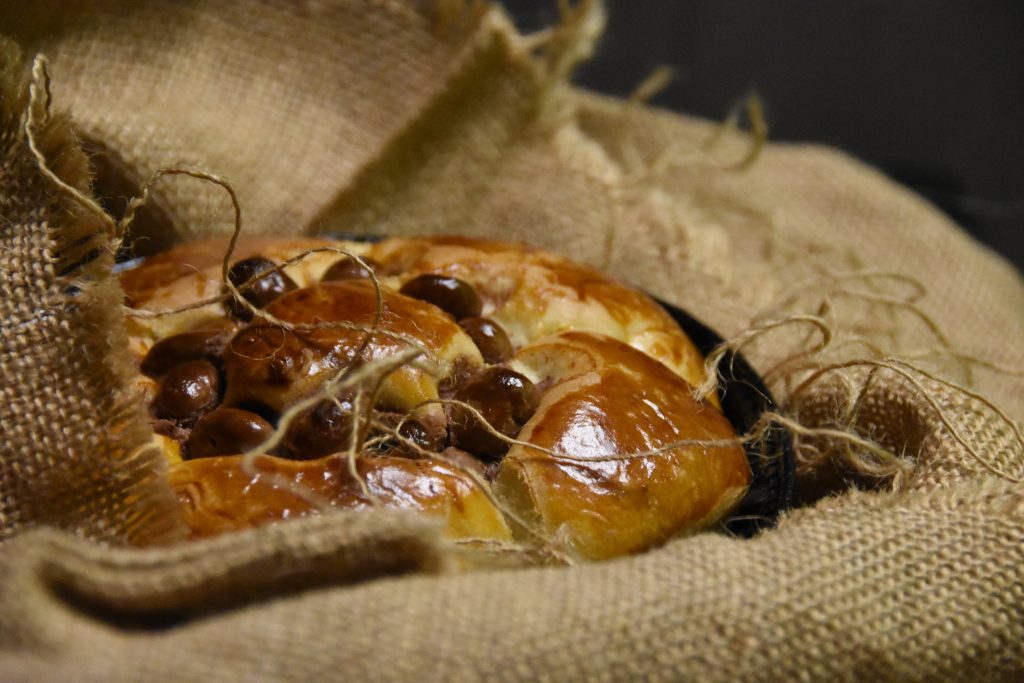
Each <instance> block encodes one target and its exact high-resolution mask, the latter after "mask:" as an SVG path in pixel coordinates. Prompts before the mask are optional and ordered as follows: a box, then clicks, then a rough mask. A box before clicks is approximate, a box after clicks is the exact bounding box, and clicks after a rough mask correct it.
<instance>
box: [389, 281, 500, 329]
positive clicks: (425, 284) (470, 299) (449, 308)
mask: <svg viewBox="0 0 1024 683" xmlns="http://www.w3.org/2000/svg"><path fill="white" fill-rule="evenodd" d="M398 291H399V292H400V293H402V294H404V295H406V296H409V297H412V298H413V299H419V300H420V301H426V302H427V303H430V304H434V305H435V306H437V307H438V308H440V309H441V310H442V311H444V312H445V313H448V314H449V315H451V316H452V317H453V318H455V319H456V320H462V319H463V318H472V317H476V316H478V315H480V311H481V310H482V308H483V305H482V304H481V303H480V297H478V296H477V294H476V290H474V289H473V287H472V286H471V285H470V284H469V283H468V282H464V281H462V280H460V279H458V278H456V277H449V276H447V275H433V274H425V275H418V276H416V277H414V278H413V279H411V280H409V281H408V282H406V283H405V284H404V285H402V288H401V289H399V290H398Z"/></svg>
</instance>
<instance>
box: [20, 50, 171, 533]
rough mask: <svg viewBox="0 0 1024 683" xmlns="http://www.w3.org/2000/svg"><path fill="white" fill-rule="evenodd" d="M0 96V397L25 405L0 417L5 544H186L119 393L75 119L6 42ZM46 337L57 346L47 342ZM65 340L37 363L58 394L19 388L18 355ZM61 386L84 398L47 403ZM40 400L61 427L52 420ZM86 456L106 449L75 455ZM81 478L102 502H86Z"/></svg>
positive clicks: (117, 309)
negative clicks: (19, 540) (65, 538)
mask: <svg viewBox="0 0 1024 683" xmlns="http://www.w3.org/2000/svg"><path fill="white" fill-rule="evenodd" d="M0 98H2V99H0V141H2V142H3V145H2V152H3V154H4V158H3V164H2V169H3V176H4V177H3V178H2V179H0V184H2V185H4V186H6V187H5V188H4V191H3V193H2V194H3V196H4V198H5V200H6V201H8V202H9V204H8V205H7V206H5V207H4V223H3V241H4V242H5V252H6V254H5V261H6V262H5V263H4V270H5V271H6V272H5V278H4V279H5V283H6V284H7V285H8V286H9V287H14V289H8V290H7V291H5V293H4V294H5V307H6V308H7V309H8V310H6V311H5V312H4V313H5V320H4V324H5V327H6V329H5V333H4V335H3V347H4V348H3V354H4V365H5V368H4V372H3V382H4V385H3V391H4V394H5V396H7V397H12V398H13V400H9V401H8V402H7V403H8V406H9V407H12V408H13V407H16V406H19V407H21V408H23V409H22V410H19V409H17V408H15V409H13V412H12V413H11V414H9V415H7V416H6V417H5V418H4V428H5V441H4V446H3V448H4V451H5V453H4V455H3V460H2V462H3V463H4V467H3V469H2V470H0V472H2V476H3V478H4V479H6V480H7V482H5V486H4V489H5V491H9V492H13V494H10V495H8V496H6V497H5V498H4V500H3V501H2V507H0V537H6V536H10V535H12V534H14V533H15V532H17V531H19V530H21V529H22V528H23V527H25V526H38V525H46V526H53V527H56V528H60V529H64V530H67V531H72V532H74V533H76V534H79V535H82V536H85V537H88V538H91V539H93V540H98V541H109V542H127V543H132V544H145V543H152V542H162V541H166V540H169V539H172V538H176V537H180V536H181V533H182V525H181V522H180V520H179V519H178V516H177V512H176V510H177V506H176V503H175V501H174V498H173V496H172V494H171V492H170V488H169V487H168V486H167V484H166V482H165V480H164V478H163V476H162V458H161V457H160V452H159V450H158V449H154V448H151V447H149V445H150V442H151V439H152V432H151V431H150V429H149V428H148V426H147V422H146V418H145V415H144V413H143V411H142V410H141V408H140V407H139V405H138V402H137V401H135V399H134V397H133V396H132V395H131V394H130V393H129V392H127V391H125V390H124V389H120V390H118V389H115V388H116V387H127V386H130V380H131V377H132V376H133V372H134V371H133V368H132V367H131V366H130V364H129V363H128V362H127V357H128V356H127V335H126V332H125V326H124V316H123V314H122V312H121V306H120V302H121V299H122V298H123V293H122V292H121V290H120V288H119V287H118V286H117V283H116V282H115V281H113V280H112V279H111V278H110V269H111V266H112V264H113V255H112V254H111V253H110V252H109V250H107V249H106V246H107V244H108V240H109V239H110V237H111V235H110V232H109V229H110V222H109V219H106V218H105V214H102V212H100V211H98V210H97V207H96V206H95V205H90V203H89V200H88V193H89V188H90V180H89V168H88V164H87V161H86V158H85V156H84V154H83V153H82V152H81V150H80V149H79V147H78V141H77V139H76V137H75V134H74V132H73V129H72V126H71V122H70V119H69V118H68V116H67V115H64V114H53V113H51V112H50V110H49V107H50V95H49V85H48V82H47V76H46V73H45V62H44V61H42V60H37V61H36V62H35V64H34V66H33V68H32V70H31V72H30V71H29V69H28V68H27V65H26V64H25V63H24V62H23V61H22V59H21V57H20V53H19V50H18V49H17V47H16V46H15V45H14V44H13V43H11V42H9V41H6V40H3V41H0ZM83 200H84V201H83ZM28 245H31V246H28ZM19 273H20V274H23V275H24V277H23V279H20V278H19ZM19 281H20V283H21V285H22V286H20V287H19V286H18V285H17V284H16V283H18V282H19ZM54 321H56V322H54ZM54 332H58V334H60V335H62V337H61V339H53V338H52V337H49V336H50V335H52V334H53V333H54ZM48 337H49V338H48ZM61 343H64V344H68V343H70V348H69V349H68V353H69V355H67V356H62V355H59V354H50V355H48V356H46V357H47V361H46V362H49V363H50V364H51V367H49V368H46V367H33V368H32V370H33V371H37V372H39V373H40V374H41V375H43V376H44V378H45V377H46V376H49V377H52V380H51V381H52V382H53V386H50V387H44V389H43V391H44V392H45V393H44V394H42V395H35V396H26V395H25V392H26V391H29V392H31V391H33V390H34V389H38V388H39V387H38V385H37V386H36V387H27V386H26V384H25V382H26V379H25V376H23V375H22V373H19V372H18V371H17V368H18V365H19V364H21V363H24V367H25V368H28V367H29V363H31V362H33V361H31V360H29V359H28V358H27V357H26V356H30V355H31V354H33V353H34V352H36V351H38V352H39V353H44V350H45V349H41V348H40V344H42V345H51V344H53V345H54V346H58V345H60V344H61ZM97 360H99V362H97ZM8 364H9V365H8ZM73 368H77V369H78V371H79V372H78V374H75V373H74V370H73ZM69 374H71V376H68V375H69ZM61 382H68V383H70V384H71V385H73V386H74V388H75V390H77V391H78V392H81V393H80V394H78V397H82V398H85V402H84V403H83V402H82V401H77V402H75V403H68V404H67V405H65V406H62V405H60V403H58V404H57V405H53V403H54V402H57V401H60V402H63V401H66V400H67V398H68V397H67V395H66V394H64V393H62V390H63V387H61V386H58V385H59V384H60V383H61ZM39 402H44V403H49V404H50V406H49V407H50V408H51V409H55V410H56V411H57V412H58V413H59V414H61V415H62V416H64V417H65V419H66V422H65V423H64V424H60V425H53V424H50V423H49V420H48V419H47V418H45V417H44V416H43V415H42V414H41V413H40V412H39V411H38V403H39ZM26 404H27V405H28V406H29V407H28V409H24V407H25V406H26ZM87 432H91V433H87ZM83 437H96V439H94V440H90V439H89V438H83ZM83 447H93V448H96V449H97V450H99V451H100V452H94V453H92V454H91V456H93V457H89V458H82V457H80V455H81V449H82V448H83ZM28 452H35V455H34V456H27V453H28ZM15 453H17V454H18V455H17V457H15V456H14V454H15ZM55 454H59V457H55ZM16 459H17V460H20V462H21V463H25V462H30V461H32V460H35V461H37V462H40V463H45V469H46V471H45V472H39V473H32V472H21V471H17V470H14V469H10V468H11V467H14V463H15V461H16ZM83 482H89V486H93V487H95V488H96V489H98V490H99V491H100V493H97V491H96V490H95V489H94V491H93V492H92V493H90V494H88V495H85V496H84V495H83V494H82V493H81V492H82V491H83V490H86V489H87V488H88V487H85V486H83Z"/></svg>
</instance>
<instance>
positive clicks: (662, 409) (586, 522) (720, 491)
mask: <svg viewBox="0 0 1024 683" xmlns="http://www.w3.org/2000/svg"><path fill="white" fill-rule="evenodd" d="M516 364H517V365H518V366H519V367H522V368H523V369H524V371H525V373H526V374H527V375H528V376H532V377H533V378H535V380H536V381H538V382H540V383H542V384H545V385H548V386H549V387H550V388H549V389H548V390H547V391H546V392H545V393H544V396H543V398H542V399H541V404H540V407H539V408H538V410H537V412H536V413H535V414H534V416H533V417H532V418H531V419H530V421H529V422H527V423H526V425H525V426H524V427H523V430H522V431H521V432H520V434H519V439H520V440H522V441H526V442H529V443H530V444H534V445H536V446H539V447H542V448H545V449H549V450H550V451H554V452H555V453H557V454H564V455H566V456H571V458H572V459H568V458H562V457H556V456H553V455H551V454H549V453H547V452H545V451H541V450H538V449H536V448H530V447H527V446H521V445H517V446H513V447H512V449H511V450H510V451H509V453H508V455H506V456H505V459H504V460H503V461H502V466H501V470H500V471H499V473H498V477H497V479H496V481H495V489H496V491H497V493H498V495H499V496H500V497H501V498H502V499H505V500H509V501H515V504H516V506H517V507H518V508H519V510H520V512H521V515H522V516H525V517H527V518H528V519H531V520H533V521H534V523H535V524H537V525H538V526H539V527H540V529H541V532H542V533H543V534H544V535H546V536H550V537H553V536H555V535H556V534H557V535H561V536H562V537H564V538H566V539H569V540H570V542H571V543H572V545H573V547H574V548H575V549H576V552H578V553H579V554H580V555H581V556H583V557H587V558H590V559H602V558H606V557H612V556H615V555H622V554H626V553H630V552H635V551H637V550H642V549H644V548H647V547H650V546H651V545H654V544H657V543H660V542H662V541H665V540H667V539H668V538H670V537H672V536H674V535H677V534H679V533H680V532H682V531H684V530H685V531H696V530H699V529H702V528H704V527H707V526H709V525H710V524H713V523H715V522H717V521H718V520H719V519H721V517H722V516H723V514H725V513H726V512H727V511H728V510H730V509H731V508H733V507H734V506H735V505H736V504H738V503H739V501H740V499H741V498H742V496H743V494H744V493H745V492H746V489H747V486H748V484H749V483H750V468H749V466H748V465H747V460H746V455H745V454H744V452H743V449H742V448H741V447H740V445H739V444H738V443H735V442H731V440H734V439H735V432H734V431H733V428H732V425H731V424H730V423H729V422H728V420H726V419H725V417H724V416H723V415H722V413H721V412H719V411H718V410H717V409H716V408H715V407H714V406H711V405H708V404H705V403H700V402H698V401H696V400H695V399H694V398H693V395H692V393H691V391H690V386H689V385H688V384H687V383H686V382H685V381H684V380H682V379H681V378H679V377H678V376H676V375H674V374H672V373H670V372H666V371H665V368H664V367H663V366H661V365H660V364H659V363H658V362H657V361H655V360H653V359H651V358H650V357H648V356H646V355H645V354H643V353H641V352H639V351H637V350H636V349H633V348H632V347H629V346H627V345H625V344H622V343H620V342H618V341H616V340H614V339H611V338H608V337H603V336H598V335H594V334H591V333H585V332H566V333H562V334H559V335H556V336H554V337H548V338H547V339H544V340H541V341H539V342H537V343H534V344H531V345H530V346H528V347H526V348H524V349H522V350H521V351H520V352H519V353H518V354H516ZM694 440H696V441H701V442H725V443H724V444H723V445H713V446H708V445H703V444H702V445H689V446H681V447H678V448H672V449H669V450H666V451H664V452H660V453H658V454H652V455H648V456H643V457H632V458H625V459H624V458H621V457H616V456H620V455H621V454H632V453H643V452H649V451H654V450H657V449H662V448H665V447H666V446H670V445H672V444H674V443H677V442H684V441H694ZM609 456H611V457H609Z"/></svg>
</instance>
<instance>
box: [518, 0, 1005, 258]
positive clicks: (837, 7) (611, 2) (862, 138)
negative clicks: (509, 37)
mask: <svg viewBox="0 0 1024 683" xmlns="http://www.w3.org/2000/svg"><path fill="white" fill-rule="evenodd" d="M502 4H504V6H505V7H506V9H507V10H508V11H509V13H510V14H511V15H512V16H513V18H514V19H515V20H516V23H517V25H518V26H519V27H520V29H521V30H524V31H532V30H536V29H539V28H543V27H545V26H550V25H552V24H554V23H556V22H557V20H558V12H557V10H556V3H555V0H503V2H502ZM606 6H607V10H608V28H607V30H606V32H605V36H604V38H603V40H602V42H601V44H600V45H599V47H598V51H597V54H596V56H595V57H594V59H593V61H591V62H590V63H588V64H585V65H584V66H582V67H581V68H580V70H579V73H578V74H577V76H576V82H577V83H578V84H580V85H582V86H584V87H587V88H590V89H592V90H595V91H598V92H603V93H608V94H612V95H619V96H626V95H628V94H629V93H630V92H631V91H632V90H633V89H634V88H635V87H636V85H637V84H638V83H639V82H640V81H642V80H643V79H644V78H645V77H646V76H647V75H648V74H650V72H651V71H652V70H653V69H654V68H656V67H658V66H661V65H667V66H670V67H671V68H672V69H673V71H674V72H675V78H674V79H673V81H672V83H671V85H670V86H669V87H668V89H667V90H665V91H663V92H662V93H661V94H659V95H658V96H656V97H655V98H654V99H653V101H652V104H655V105H658V106H661V107H665V108H668V109H673V110H676V111H680V112H686V113H690V114H695V115H698V116H702V117H707V118H711V119H716V120H721V119H722V118H724V117H725V116H726V114H727V113H728V112H729V111H730V109H731V108H732V107H733V106H734V105H735V104H736V103H737V102H739V101H740V100H742V98H743V97H744V96H745V95H746V94H748V93H750V92H752V91H756V92H757V94H758V95H759V96H760V97H761V99H762V102H763V104H764V106H765V111H766V114H767V119H768V124H769V129H770V137H771V139H773V140H785V141H810V142H821V143H826V144H829V145H833V146H836V147H839V148H841V149H843V150H846V151H847V152H849V153H851V154H854V155H855V156H857V157H860V158H861V159H863V160H864V161H867V162H868V163H870V164H872V165H874V166H876V167H878V168H880V169H881V170H883V171H884V172H886V173H887V174H888V175H889V176H890V177H892V178H894V179H895V180H897V181H899V182H901V183H903V184H904V185H908V186H910V187H911V188H913V189H914V190H916V191H917V192H918V193H920V194H922V195H924V196H925V197H927V198H928V199H930V200H931V201H932V202H933V203H935V204H936V205H938V206H939V207H940V208H942V209H943V210H945V211H946V212H947V213H948V214H949V215H951V216H952V217H953V218H954V219H955V220H956V221H957V222H958V223H960V224H961V225H962V226H964V227H965V228H967V229H968V230H969V231H971V232H972V233H973V234H974V235H975V237H976V238H977V239H979V240H981V241H983V242H985V243H987V244H989V245H990V246H992V247H993V248H994V249H995V250H996V251H998V252H1000V253H1002V254H1003V255H1004V256H1006V257H1007V258H1009V259H1010V260H1011V261H1013V262H1015V264H1016V265H1017V267H1018V269H1024V0H799V1H798V0H635V1H633V2H629V1H628V0H608V1H607V2H606Z"/></svg>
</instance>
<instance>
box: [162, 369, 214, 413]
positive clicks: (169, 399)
mask: <svg viewBox="0 0 1024 683" xmlns="http://www.w3.org/2000/svg"><path fill="white" fill-rule="evenodd" d="M219 401H220V375H219V374H218V372H217V368H215V367H214V366H213V363H211V362H210V361H206V360H192V361H187V362H185V363H179V364H178V365H175V366H174V367H172V368H171V369H170V370H169V371H168V372H167V374H166V375H164V377H163V379H161V380H160V384H159V386H158V387H157V391H156V398H154V399H153V412H154V413H155V414H156V416H157V417H158V418H165V419H168V420H178V421H187V420H192V419H195V418H197V417H199V416H200V415H202V414H203V413H206V412H209V411H210V410H213V409H214V408H215V407H216V406H217V403H218V402H219Z"/></svg>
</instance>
